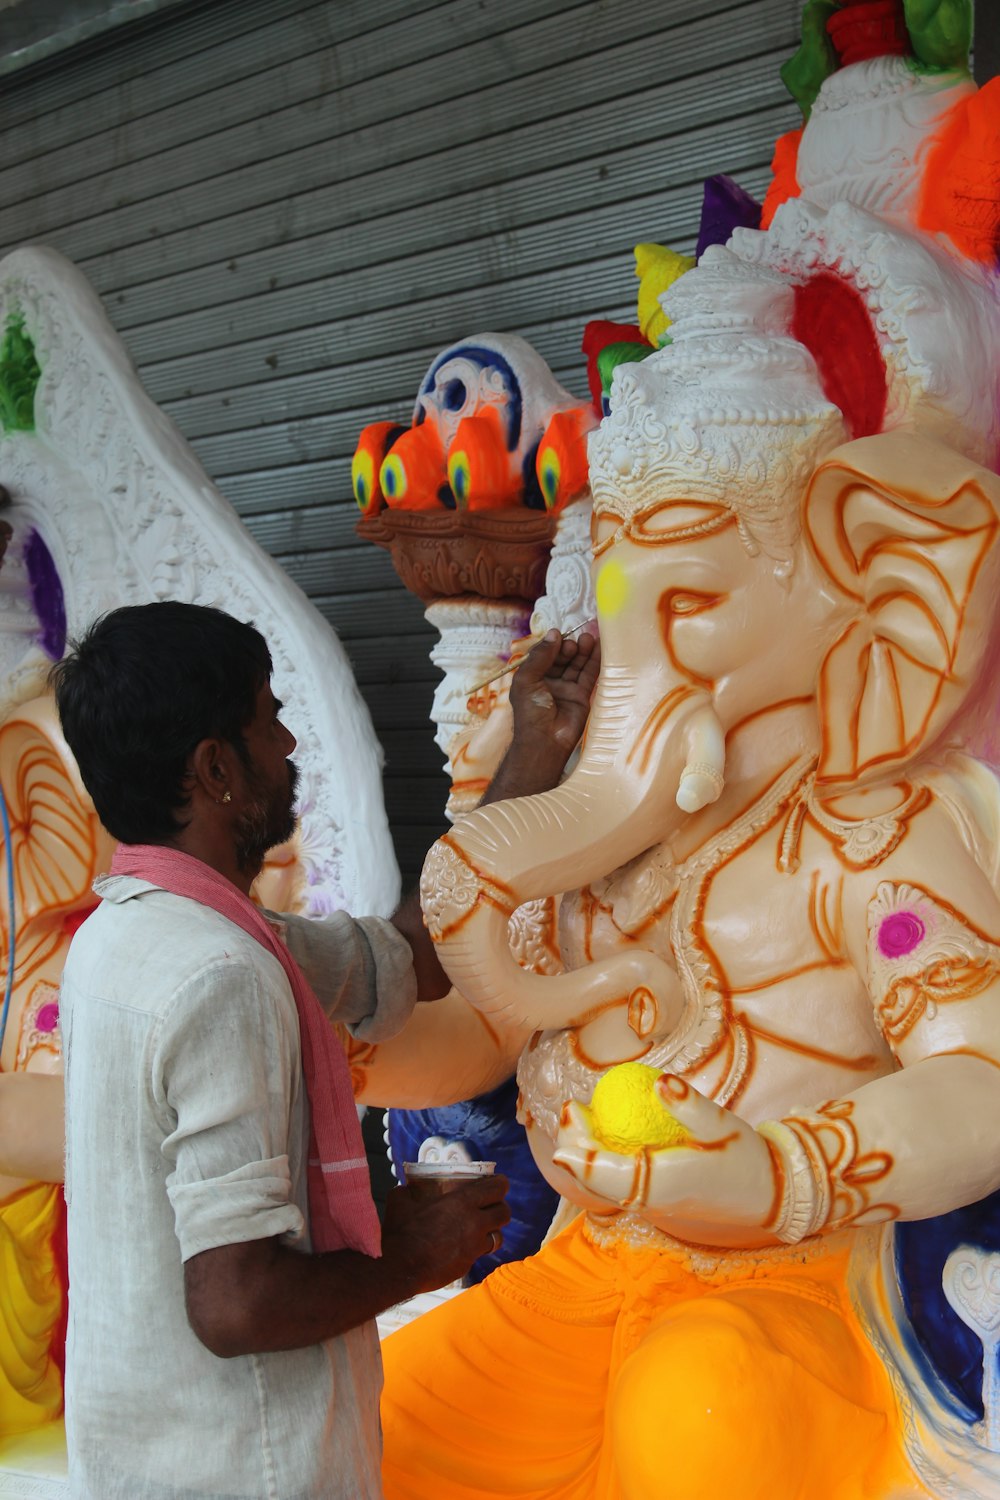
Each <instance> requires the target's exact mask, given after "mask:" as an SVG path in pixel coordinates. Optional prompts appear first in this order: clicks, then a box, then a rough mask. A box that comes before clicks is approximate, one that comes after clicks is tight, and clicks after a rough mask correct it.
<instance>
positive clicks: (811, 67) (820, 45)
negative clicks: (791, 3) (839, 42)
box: [781, 0, 840, 120]
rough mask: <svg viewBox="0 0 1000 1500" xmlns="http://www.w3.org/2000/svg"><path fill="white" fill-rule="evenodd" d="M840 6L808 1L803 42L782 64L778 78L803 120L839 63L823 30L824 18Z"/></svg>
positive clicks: (826, 1)
mask: <svg viewBox="0 0 1000 1500" xmlns="http://www.w3.org/2000/svg"><path fill="white" fill-rule="evenodd" d="M839 8H840V7H839V6H838V5H837V3H836V0H807V3H806V6H805V8H804V9H803V11H802V45H801V46H800V47H799V50H798V52H796V53H795V56H794V57H790V58H789V59H788V61H787V62H786V63H783V64H782V66H781V81H782V83H783V84H784V85H785V88H786V89H787V90H788V92H789V93H790V94H791V96H792V98H793V99H794V100H795V102H796V103H797V104H798V106H799V108H800V109H801V111H802V115H803V118H804V119H806V120H808V118H809V116H810V114H811V113H812V107H813V105H814V104H815V102H816V95H817V94H818V93H819V91H820V89H821V88H822V87H823V84H824V83H825V82H826V80H827V79H828V78H829V77H830V74H831V73H836V71H837V68H838V65H839V64H838V60H837V52H836V49H835V47H834V45H833V43H832V41H831V40H830V36H829V33H828V32H827V29H826V23H827V21H828V20H829V19H830V17H831V16H832V15H833V13H834V11H836V10H839Z"/></svg>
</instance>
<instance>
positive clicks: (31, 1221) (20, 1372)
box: [0, 1182, 65, 1438]
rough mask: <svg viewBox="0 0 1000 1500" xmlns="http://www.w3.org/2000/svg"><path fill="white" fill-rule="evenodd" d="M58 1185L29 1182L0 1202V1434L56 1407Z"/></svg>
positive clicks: (41, 1420) (26, 1426) (31, 1425)
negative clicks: (55, 1343) (53, 1350)
mask: <svg viewBox="0 0 1000 1500" xmlns="http://www.w3.org/2000/svg"><path fill="white" fill-rule="evenodd" d="M61 1195H62V1189H61V1188H60V1187H58V1186H55V1185H53V1184H51V1183H44V1182H39V1183H32V1184H30V1185H29V1186H27V1187H24V1188H22V1189H19V1190H18V1191H17V1192H15V1193H12V1194H11V1195H10V1196H9V1197H8V1198H5V1199H4V1200H3V1201H2V1202H0V1438H5V1437H12V1436H14V1435H15V1434H18V1433H24V1432H32V1431H34V1430H35V1429H36V1428H38V1427H43V1426H44V1425H45V1424H46V1423H47V1422H52V1421H54V1420H55V1419H56V1418H57V1417H58V1416H59V1415H60V1413H61V1412H62V1406H63V1391H62V1375H61V1373H60V1370H59V1367H58V1365H57V1364H56V1362H55V1360H54V1359H53V1357H52V1339H53V1335H54V1332H55V1329H56V1325H57V1324H58V1322H59V1319H60V1317H61V1314H62V1308H63V1298H64V1296H65V1290H64V1287H63V1285H62V1277H61V1275H60V1271H59V1263H58V1260H57V1256H56V1251H55V1239H56V1235H57V1234H58V1232H59V1223H60V1214H61Z"/></svg>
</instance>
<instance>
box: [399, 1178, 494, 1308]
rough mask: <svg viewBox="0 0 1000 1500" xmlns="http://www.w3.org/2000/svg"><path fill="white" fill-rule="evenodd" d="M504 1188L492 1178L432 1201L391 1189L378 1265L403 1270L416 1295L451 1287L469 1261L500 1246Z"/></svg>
mask: <svg viewBox="0 0 1000 1500" xmlns="http://www.w3.org/2000/svg"><path fill="white" fill-rule="evenodd" d="M509 1186H510V1184H509V1182H508V1181H507V1178H506V1177H503V1176H495V1177H480V1178H477V1179H475V1180H473V1181H469V1182H463V1183H461V1184H460V1185H459V1186H458V1187H453V1188H450V1189H449V1191H448V1192H446V1193H440V1194H439V1195H438V1196H437V1197H423V1196H421V1195H419V1194H418V1193H417V1192H415V1191H414V1190H413V1189H412V1188H396V1189H394V1191H393V1192H391V1193H390V1194H389V1197H388V1198H387V1200H386V1205H385V1222H384V1224H383V1228H382V1259H383V1261H385V1262H386V1264H387V1266H391V1265H395V1264H398V1265H399V1266H400V1267H405V1268H406V1272H407V1274H408V1275H409V1276H412V1278H413V1280H414V1281H415V1282H417V1283H418V1285H417V1286H416V1287H415V1290H417V1291H421V1292H432V1291H435V1290H436V1289H437V1288H438V1287H442V1286H447V1285H448V1283H449V1282H450V1281H456V1280H457V1279H458V1278H459V1277H460V1276H464V1275H465V1273H466V1271H467V1270H468V1269H469V1267H470V1266H471V1265H472V1263H473V1261H474V1260H478V1259H479V1257H480V1256H481V1255H488V1254H489V1252H490V1251H491V1250H496V1249H497V1248H498V1247H499V1246H500V1244H501V1243H502V1240H503V1235H502V1233H501V1231H502V1229H503V1226H504V1225H505V1224H506V1223H507V1221H508V1220H509V1219H510V1209H509V1208H508V1207H507V1204H506V1203H505V1202H504V1195H505V1194H506V1192H507V1189H508V1187H509Z"/></svg>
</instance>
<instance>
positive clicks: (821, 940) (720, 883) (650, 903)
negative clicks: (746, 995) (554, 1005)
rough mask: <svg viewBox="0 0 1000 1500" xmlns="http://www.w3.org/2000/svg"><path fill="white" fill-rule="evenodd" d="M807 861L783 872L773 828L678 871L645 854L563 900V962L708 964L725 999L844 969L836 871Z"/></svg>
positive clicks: (666, 858) (661, 856)
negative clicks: (646, 952)
mask: <svg viewBox="0 0 1000 1500" xmlns="http://www.w3.org/2000/svg"><path fill="white" fill-rule="evenodd" d="M814 852H815V853H817V854H818V855H819V856H820V857H819V858H818V859H816V860H814V861H811V862H809V863H808V864H804V863H800V864H799V865H798V866H797V868H796V869H795V870H794V871H788V870H784V869H782V867H781V862H780V855H781V850H780V840H779V838H778V837H777V835H776V833H775V830H774V829H772V828H768V829H765V830H761V831H760V832H759V833H758V834H757V835H756V836H755V837H752V838H750V839H748V840H747V841H746V842H744V843H743V844H742V845H741V846H740V847H739V848H737V849H735V850H732V851H723V852H721V853H719V852H718V851H709V852H708V853H707V854H706V856H705V857H703V858H700V859H692V860H688V861H687V862H685V863H684V864H681V865H676V864H675V863H674V862H673V861H672V859H671V856H670V853H669V850H667V849H665V848H659V849H654V850H650V851H648V853H647V854H645V855H643V856H642V858H641V859H640V860H638V861H635V862H633V864H632V865H631V866H629V867H628V869H626V870H624V871H618V872H616V873H615V875H614V876H612V877H611V878H609V879H608V880H605V881H602V882H598V883H595V884H594V885H593V886H589V887H587V888H586V889H584V890H582V891H575V892H573V893H572V894H571V895H570V896H567V897H565V898H564V900H563V904H562V910H561V914H560V946H561V951H562V957H563V961H564V963H565V964H566V966H567V968H571V969H575V968H580V967H582V966H583V965H585V964H588V963H592V962H593V961H594V960H596V959H600V958H603V957H605V956H606V955H608V954H609V953H614V952H620V951H621V950H622V949H623V948H627V947H628V946H630V945H632V944H637V945H638V946H640V947H643V948H648V949H650V950H652V951H653V952H656V953H657V954H659V956H660V957H662V958H664V959H666V960H667V961H668V962H671V963H673V964H674V965H675V966H678V965H679V966H682V967H683V966H684V965H685V964H686V963H693V962H697V966H698V967H699V968H701V967H702V966H703V965H707V966H708V968H709V969H710V970H711V973H712V976H713V981H714V983H715V984H716V985H718V986H719V987H720V988H722V989H725V990H731V989H744V988H747V987H755V986H760V987H764V986H767V985H768V984H770V983H772V982H775V981H777V980H779V979H781V978H782V977H784V976H790V975H794V974H796V973H798V972H800V971H802V970H804V969H810V968H819V967H828V966H834V967H836V966H839V965H842V964H843V963H845V962H846V955H845V948H844V940H843V928H842V918H841V890H842V871H841V870H840V869H839V868H838V867H837V866H836V865H835V864H834V863H833V862H831V861H829V860H827V859H824V858H823V857H822V856H823V853H824V851H823V850H819V849H817V850H816V851H814Z"/></svg>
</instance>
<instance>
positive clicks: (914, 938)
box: [878, 911, 927, 958]
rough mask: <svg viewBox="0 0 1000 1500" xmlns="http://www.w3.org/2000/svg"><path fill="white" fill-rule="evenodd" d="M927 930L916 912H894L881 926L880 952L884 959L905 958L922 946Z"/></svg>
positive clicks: (883, 919)
mask: <svg viewBox="0 0 1000 1500" xmlns="http://www.w3.org/2000/svg"><path fill="white" fill-rule="evenodd" d="M926 930H927V929H926V928H925V926H924V924H923V922H921V920H920V918H919V917H918V916H917V914H916V913H915V912H912V911H894V912H893V913H892V915H891V916H888V917H883V918H882V921H881V923H880V924H879V929H878V951H879V952H880V953H881V955H882V957H883V958H903V957H904V956H905V955H906V954H907V953H912V952H913V950H914V948H918V947H919V946H920V944H921V943H922V942H923V940H924V933H925V932H926Z"/></svg>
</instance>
